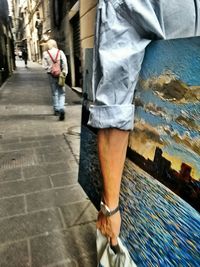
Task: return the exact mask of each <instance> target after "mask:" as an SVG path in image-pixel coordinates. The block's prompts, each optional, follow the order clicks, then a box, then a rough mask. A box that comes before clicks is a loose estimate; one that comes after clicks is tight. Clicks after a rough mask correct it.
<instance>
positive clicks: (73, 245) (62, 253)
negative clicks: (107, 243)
mask: <svg viewBox="0 0 200 267" xmlns="http://www.w3.org/2000/svg"><path fill="white" fill-rule="evenodd" d="M94 227H95V226H94V224H88V225H84V226H77V227H74V228H71V229H69V230H66V231H60V232H56V233H55V232H54V233H50V234H49V235H46V236H40V237H36V238H33V239H31V241H30V242H31V251H32V266H33V267H40V266H49V265H50V264H51V265H52V266H56V263H57V262H60V261H64V260H66V261H67V262H65V263H66V264H68V265H65V263H64V266H70V264H71V266H80V267H82V266H84V265H78V260H79V261H80V259H79V258H80V257H81V256H82V257H84V258H85V257H90V256H91V255H92V257H93V258H94V247H95V238H94V236H93V237H92V236H91V233H93V232H94V231H95V230H94ZM54 264H55V265H54ZM51 265H50V266H51ZM71 266H70V267H71ZM95 266H96V265H93V267H95ZM85 267H88V266H85Z"/></svg>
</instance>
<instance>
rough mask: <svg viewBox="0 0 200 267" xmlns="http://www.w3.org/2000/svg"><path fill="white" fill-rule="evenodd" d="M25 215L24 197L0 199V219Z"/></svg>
mask: <svg viewBox="0 0 200 267" xmlns="http://www.w3.org/2000/svg"><path fill="white" fill-rule="evenodd" d="M22 213H25V200H24V196H18V197H11V198H6V199H0V218H1V217H6V216H12V215H17V214H22Z"/></svg>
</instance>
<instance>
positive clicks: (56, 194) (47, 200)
mask: <svg viewBox="0 0 200 267" xmlns="http://www.w3.org/2000/svg"><path fill="white" fill-rule="evenodd" d="M26 199H27V209H28V211H34V210H39V209H48V208H52V207H59V206H62V205H66V204H67V203H71V202H77V201H84V200H85V199H86V195H85V193H84V192H83V190H82V189H81V188H80V186H79V185H78V184H77V185H70V186H66V187H64V188H63V187H62V188H55V189H50V190H45V191H40V192H37V193H31V194H28V195H26Z"/></svg>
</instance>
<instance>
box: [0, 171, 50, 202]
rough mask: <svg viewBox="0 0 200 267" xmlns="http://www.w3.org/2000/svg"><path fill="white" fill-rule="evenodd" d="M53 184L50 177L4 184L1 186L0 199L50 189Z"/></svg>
mask: <svg viewBox="0 0 200 267" xmlns="http://www.w3.org/2000/svg"><path fill="white" fill-rule="evenodd" d="M51 187H52V186H51V182H50V179H49V177H48V176H45V177H42V178H36V179H29V180H26V181H23V180H22V181H21V180H20V181H14V182H8V183H3V184H1V186H0V198H3V197H10V196H16V195H21V194H27V193H31V192H35V191H41V190H44V189H50V188H51Z"/></svg>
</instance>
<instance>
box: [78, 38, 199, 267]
mask: <svg viewBox="0 0 200 267" xmlns="http://www.w3.org/2000/svg"><path fill="white" fill-rule="evenodd" d="M135 103H136V106H137V108H136V118H135V129H134V130H133V131H132V132H131V137H130V141H129V151H130V155H131V156H130V159H132V160H130V159H129V158H127V160H126V164H125V169H124V173H123V179H122V186H121V196H120V206H121V211H122V231H121V237H122V240H123V242H124V243H125V244H126V246H127V247H128V249H129V251H130V254H131V257H132V258H133V260H134V261H135V262H136V264H137V265H138V266H144V267H146V266H152V267H155V266H163V267H165V266H184V267H185V266H200V243H199V240H200V214H199V212H198V211H197V208H196V209H195V208H193V207H192V205H190V204H189V203H188V202H186V201H185V200H183V198H181V197H180V196H179V195H178V191H177V192H175V191H176V190H174V192H173V191H172V190H171V189H169V188H168V187H167V186H166V183H164V182H163V181H162V179H156V178H154V177H153V175H151V171H152V170H154V169H152V168H153V167H154V168H155V165H156V164H155V162H154V160H155V159H154V156H155V151H156V148H157V149H158V151H159V149H160V151H162V153H163V154H162V159H164V162H165V163H166V166H167V164H168V170H170V171H171V172H170V173H174V177H175V178H176V177H179V173H180V169H181V164H182V163H183V162H184V163H185V164H186V166H189V167H191V174H190V175H191V177H192V178H193V181H194V182H195V183H197V184H198V181H199V178H200V164H199V162H200V38H191V39H182V40H171V41H156V42H154V43H153V44H151V46H150V47H148V49H147V53H146V56H145V60H144V63H143V67H142V71H141V74H140V81H139V83H138V86H137V90H136V95H135ZM132 152H134V153H133V154H131V153H132ZM137 157H138V158H137ZM137 159H139V164H137V163H138V162H137ZM142 160H143V161H144V163H143V164H141V161H142ZM134 161H135V162H134ZM147 164H149V168H148V166H146V165H147ZM139 165H141V166H142V167H141V166H140V167H139ZM152 166H153V167H152ZM159 167H160V166H159ZM159 167H158V170H159ZM144 169H148V170H150V171H144ZM156 170H157V169H156ZM158 170H157V171H158ZM153 174H154V173H153ZM158 175H159V172H158ZM154 176H155V175H154ZM170 181H171V180H170ZM170 181H169V183H170ZM79 182H80V184H81V185H82V186H83V188H84V190H85V191H86V193H87V195H88V196H89V198H90V199H91V200H92V202H93V203H94V204H95V205H96V207H98V203H99V199H100V192H101V175H100V170H99V165H98V159H97V150H96V135H95V134H94V133H93V132H92V131H91V130H90V129H89V128H87V127H86V126H84V125H82V133H81V157H80V171H79ZM198 201H199V199H198Z"/></svg>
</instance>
